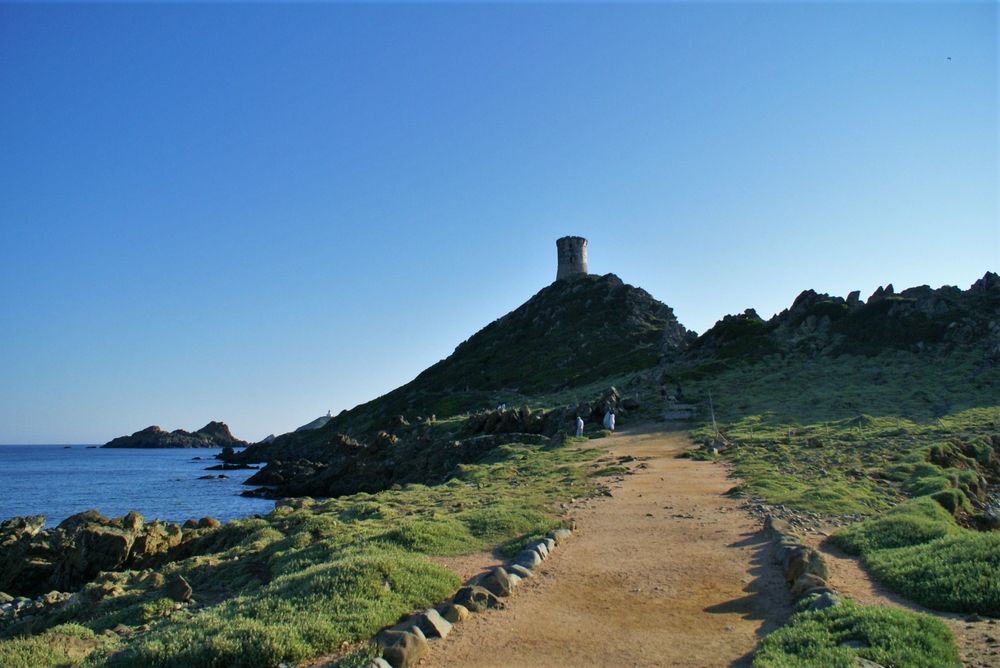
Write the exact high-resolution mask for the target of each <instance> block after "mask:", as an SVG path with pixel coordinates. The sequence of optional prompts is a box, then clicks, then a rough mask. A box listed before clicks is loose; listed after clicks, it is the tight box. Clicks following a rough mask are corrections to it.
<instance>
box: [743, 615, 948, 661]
mask: <svg viewBox="0 0 1000 668" xmlns="http://www.w3.org/2000/svg"><path fill="white" fill-rule="evenodd" d="M852 644H853V645H855V646H856V647H852V646H850V645H852ZM859 657H860V658H865V659H868V660H869V661H874V662H876V663H878V664H881V665H883V666H907V667H908V668H948V667H949V666H956V667H957V666H961V665H962V664H961V662H960V661H959V658H958V650H957V649H956V647H955V640H954V637H953V636H952V633H951V631H950V630H949V629H948V627H947V626H945V625H944V623H942V622H941V621H939V620H937V619H934V618H933V617H930V616H928V615H921V614H914V613H911V612H905V611H902V610H896V609H893V608H885V607H881V606H861V605H857V604H855V603H853V602H851V601H844V602H843V603H841V604H840V605H838V606H835V607H832V608H828V609H826V610H822V611H818V612H799V613H797V614H795V615H793V616H792V618H791V620H790V621H789V623H788V624H787V625H786V626H784V627H782V628H780V629H778V630H777V631H775V632H773V633H771V634H770V635H768V636H767V637H765V638H764V640H763V641H762V643H761V647H760V649H759V650H758V652H757V654H756V655H755V657H754V662H753V665H754V668H853V667H854V666H856V665H857V659H858V658H859Z"/></svg>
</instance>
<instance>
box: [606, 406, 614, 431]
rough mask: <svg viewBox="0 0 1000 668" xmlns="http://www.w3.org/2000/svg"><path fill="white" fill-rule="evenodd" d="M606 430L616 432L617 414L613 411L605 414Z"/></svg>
mask: <svg viewBox="0 0 1000 668" xmlns="http://www.w3.org/2000/svg"><path fill="white" fill-rule="evenodd" d="M604 428H605V429H608V430H609V431H614V430H615V412H614V411H613V410H608V412H607V413H605V414H604Z"/></svg>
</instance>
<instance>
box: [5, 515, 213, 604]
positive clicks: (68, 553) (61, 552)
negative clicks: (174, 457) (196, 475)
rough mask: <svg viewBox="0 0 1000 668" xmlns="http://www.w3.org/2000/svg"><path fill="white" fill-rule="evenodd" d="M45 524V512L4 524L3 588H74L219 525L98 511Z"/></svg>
mask: <svg viewBox="0 0 1000 668" xmlns="http://www.w3.org/2000/svg"><path fill="white" fill-rule="evenodd" d="M206 519H209V518H206ZM44 523H45V518H44V517H41V516H35V517H15V518H12V519H9V520H6V521H4V522H2V523H0V591H5V592H8V593H10V594H14V595H16V596H34V595H37V594H41V593H44V592H47V591H50V590H53V589H55V590H60V591H75V590H77V589H79V588H80V586H81V585H83V584H85V583H87V582H89V581H91V580H93V579H94V578H96V577H97V576H98V574H100V573H102V572H105V571H117V570H122V569H125V568H137V567H142V565H143V564H146V563H149V562H150V561H151V560H153V559H155V558H159V557H160V556H161V555H164V554H166V553H167V552H169V551H170V550H172V549H174V548H176V547H178V546H180V545H181V544H182V543H184V542H185V541H187V540H189V539H191V538H195V537H198V536H201V535H204V534H205V533H206V532H210V531H215V530H217V528H218V526H219V524H218V522H216V521H214V520H212V521H211V522H205V521H204V520H203V521H202V522H200V523H199V524H198V526H197V527H195V529H194V530H187V531H185V530H182V529H181V527H180V526H178V525H177V524H173V523H164V522H160V521H158V520H154V521H153V522H149V523H147V522H146V521H145V520H144V519H143V517H142V515H140V514H139V513H136V512H131V513H128V514H127V515H125V516H123V517H118V518H113V519H109V518H107V517H104V516H103V515H101V514H100V513H99V512H97V511H96V510H88V511H85V512H82V513H77V514H76V515H73V516H72V517H69V518H67V519H66V520H64V521H63V522H62V523H60V524H59V526H57V527H55V528H54V529H47V530H42V527H43V526H44Z"/></svg>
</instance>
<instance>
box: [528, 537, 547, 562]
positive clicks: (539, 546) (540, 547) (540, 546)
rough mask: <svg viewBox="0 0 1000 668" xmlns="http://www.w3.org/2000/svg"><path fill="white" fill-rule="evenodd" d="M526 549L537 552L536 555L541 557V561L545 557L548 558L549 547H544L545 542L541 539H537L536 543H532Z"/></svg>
mask: <svg viewBox="0 0 1000 668" xmlns="http://www.w3.org/2000/svg"><path fill="white" fill-rule="evenodd" d="M528 549H531V550H534V551H535V552H537V553H538V556H539V557H541V558H542V561H545V560H546V559H548V558H549V548H547V547H545V543H543V542H541V541H539V542H537V543H532V544H531V547H530V548H528Z"/></svg>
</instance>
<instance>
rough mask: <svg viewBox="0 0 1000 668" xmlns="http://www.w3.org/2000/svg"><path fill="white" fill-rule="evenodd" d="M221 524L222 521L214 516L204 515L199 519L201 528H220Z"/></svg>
mask: <svg viewBox="0 0 1000 668" xmlns="http://www.w3.org/2000/svg"><path fill="white" fill-rule="evenodd" d="M220 477H221V476H220ZM221 526H222V522H220V521H219V520H217V519H215V518H214V517H202V518H201V519H200V520H198V528H199V529H218V528H219V527H221Z"/></svg>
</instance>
